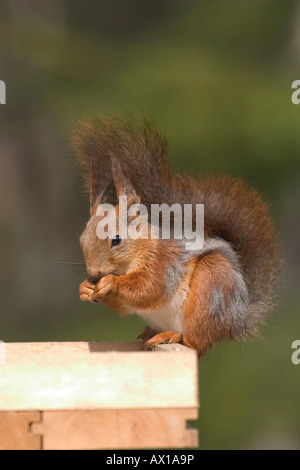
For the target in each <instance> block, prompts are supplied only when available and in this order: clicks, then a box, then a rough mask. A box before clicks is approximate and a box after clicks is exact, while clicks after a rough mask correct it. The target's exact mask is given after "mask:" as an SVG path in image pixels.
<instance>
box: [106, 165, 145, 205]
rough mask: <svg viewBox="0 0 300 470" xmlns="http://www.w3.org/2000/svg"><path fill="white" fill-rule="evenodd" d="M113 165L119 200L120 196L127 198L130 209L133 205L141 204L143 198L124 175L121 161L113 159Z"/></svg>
mask: <svg viewBox="0 0 300 470" xmlns="http://www.w3.org/2000/svg"><path fill="white" fill-rule="evenodd" d="M111 164H112V176H113V181H114V185H115V188H116V193H117V198H118V199H119V197H120V196H126V197H127V206H128V207H130V206H131V205H132V204H140V202H141V198H140V197H139V196H138V195H137V193H136V191H135V189H134V187H133V186H132V184H131V182H130V180H129V179H128V178H127V177H126V176H125V175H124V173H123V171H122V168H121V165H120V163H119V161H118V160H117V159H116V158H112V159H111Z"/></svg>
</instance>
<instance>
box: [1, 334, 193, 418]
mask: <svg viewBox="0 0 300 470" xmlns="http://www.w3.org/2000/svg"><path fill="white" fill-rule="evenodd" d="M5 346H6V363H5V364H2V365H1V366H0V411H1V410H2V411H8V410H13V411H17V410H36V409H39V410H59V409H60V410H68V409H81V410H82V409H87V410H89V409H97V408H98V409H103V408H109V409H111V408H116V409H124V408H134V409H136V408H143V409H144V408H145V409H147V408H164V407H168V408H183V407H186V408H196V407H197V406H198V384H197V355H196V352H195V351H192V350H190V349H188V348H184V349H183V350H182V349H181V350H180V351H178V352H172V353H168V354H167V353H166V352H163V351H157V352H152V351H150V352H144V351H142V350H139V349H137V348H141V347H142V346H141V343H140V342H134V343H131V344H130V345H129V348H130V350H129V351H128V350H126V349H127V348H128V345H127V346H125V345H124V343H123V344H122V345H121V344H120V343H119V344H118V343H110V345H107V344H105V343H6V345H5ZM111 348H112V349H114V350H111ZM20 384H22V387H20ZM183 384H184V386H183Z"/></svg>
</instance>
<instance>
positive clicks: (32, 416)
mask: <svg viewBox="0 0 300 470" xmlns="http://www.w3.org/2000/svg"><path fill="white" fill-rule="evenodd" d="M40 419H41V413H40V412H39V411H19V412H0V450H40V449H41V448H42V439H41V436H39V435H36V434H33V433H32V432H31V424H32V423H33V422H38V421H40Z"/></svg>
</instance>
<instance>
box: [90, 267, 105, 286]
mask: <svg viewBox="0 0 300 470" xmlns="http://www.w3.org/2000/svg"><path fill="white" fill-rule="evenodd" d="M86 271H87V275H88V279H89V281H90V282H92V283H94V284H97V282H98V281H99V279H101V277H102V274H101V271H99V269H97V268H90V267H88V268H87V269H86Z"/></svg>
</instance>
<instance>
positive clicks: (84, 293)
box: [79, 279, 96, 302]
mask: <svg viewBox="0 0 300 470" xmlns="http://www.w3.org/2000/svg"><path fill="white" fill-rule="evenodd" d="M95 287H96V286H95V284H92V283H91V282H90V281H88V280H87V279H86V280H85V281H83V282H82V283H81V284H80V286H79V296H80V299H81V300H88V301H90V302H94V300H93V299H92V296H93V294H94V291H95Z"/></svg>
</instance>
